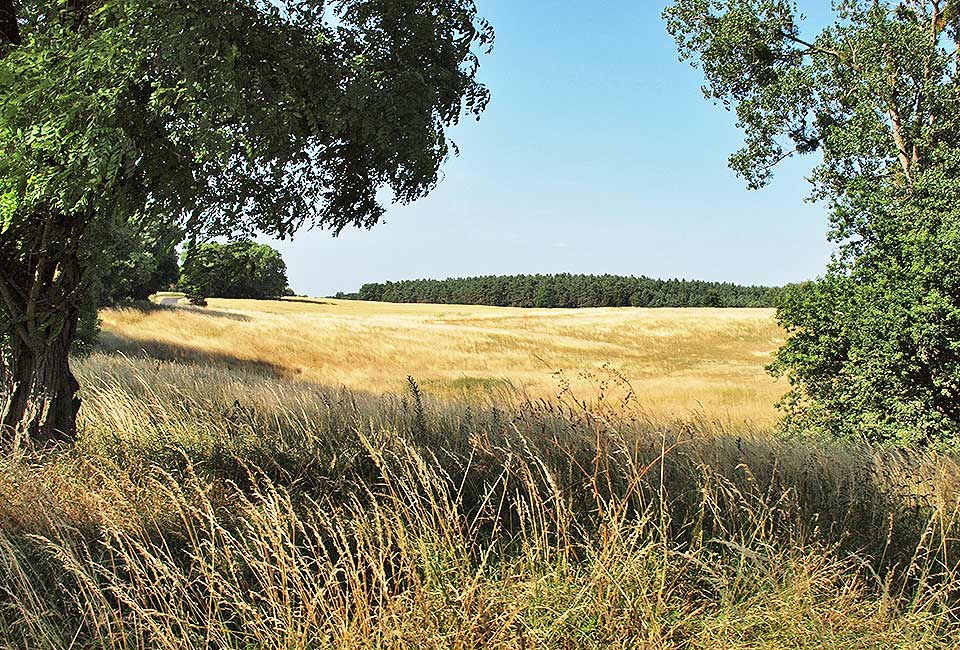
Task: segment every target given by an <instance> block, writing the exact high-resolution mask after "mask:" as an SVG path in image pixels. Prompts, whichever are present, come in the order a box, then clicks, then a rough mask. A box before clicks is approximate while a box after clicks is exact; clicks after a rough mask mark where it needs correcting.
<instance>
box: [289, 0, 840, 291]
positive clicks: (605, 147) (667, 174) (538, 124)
mask: <svg viewBox="0 0 960 650" xmlns="http://www.w3.org/2000/svg"><path fill="white" fill-rule="evenodd" d="M800 4H801V8H802V9H803V10H804V11H805V12H808V13H810V14H813V16H814V17H817V16H818V15H819V17H821V18H822V17H823V16H824V15H825V11H826V9H827V8H828V6H829V2H827V0H823V1H820V2H815V1H813V0H808V1H807V2H801V3H800ZM477 5H478V7H479V9H480V11H481V13H482V14H483V15H484V17H486V18H487V19H489V20H490V21H491V22H492V23H493V25H494V27H495V29H496V32H497V41H496V45H495V48H494V52H493V54H491V55H489V56H486V57H484V58H483V61H482V67H481V78H482V80H483V81H484V83H486V84H487V85H488V86H489V87H490V89H491V92H492V94H493V99H492V101H491V103H490V106H489V108H488V110H487V112H486V113H485V114H484V116H483V118H482V119H481V120H480V122H474V121H473V120H470V121H468V122H464V123H463V124H462V125H461V126H459V127H457V128H456V129H455V130H454V131H453V132H452V136H453V139H454V141H455V142H456V143H457V145H458V146H459V147H460V150H461V153H460V156H459V157H453V158H451V159H450V160H449V161H447V163H446V164H445V166H444V169H443V175H444V180H443V181H442V182H441V184H440V185H439V187H438V188H437V189H436V190H435V191H434V192H433V193H432V194H431V195H430V196H428V197H426V198H424V199H421V200H420V201H418V202H416V203H414V204H412V205H409V206H391V207H390V208H389V209H388V211H387V215H386V222H385V223H382V224H381V225H379V226H377V227H376V228H374V229H373V230H369V231H367V230H351V231H345V232H344V233H343V234H342V235H341V236H340V237H338V238H333V237H331V235H330V233H328V232H324V231H319V230H312V231H304V232H301V233H299V234H298V235H297V237H296V239H295V240H293V241H292V242H279V243H277V244H276V245H277V246H278V247H279V248H280V249H281V250H282V252H283V254H284V257H285V259H286V260H287V265H288V268H289V276H290V283H291V286H292V287H293V288H294V289H295V290H296V291H297V292H298V293H305V294H309V295H318V296H319V295H329V294H332V293H334V292H336V291H354V290H356V289H358V288H359V287H360V285H361V284H363V283H364V282H376V281H383V280H399V279H405V278H420V277H431V278H445V277H455V276H470V275H487V274H512V273H561V272H570V273H598V274H599V273H614V274H623V275H647V276H651V277H663V278H666V277H684V278H688V279H703V280H721V281H726V280H729V281H733V282H739V283H746V284H782V283H785V282H793V281H798V280H803V279H808V278H813V277H816V276H817V275H819V274H821V273H822V272H823V270H824V268H825V265H826V262H827V260H828V258H829V255H830V251H831V247H830V245H829V244H828V243H827V242H826V240H825V232H826V228H827V226H826V215H825V212H824V210H823V208H822V207H821V206H816V205H810V204H808V203H805V202H804V201H803V199H804V197H805V196H806V195H807V193H808V186H807V183H806V181H805V180H804V176H805V174H807V173H808V172H809V169H810V166H811V165H812V164H813V163H814V162H815V161H814V160H813V159H804V160H800V161H796V162H793V161H791V162H790V163H789V164H788V165H786V166H784V167H783V168H782V169H781V170H780V171H779V173H778V174H777V176H776V178H775V179H774V182H773V184H772V185H771V186H770V187H768V188H766V189H764V190H761V191H758V192H751V191H748V190H747V189H746V188H745V185H744V183H743V182H742V181H741V180H740V179H738V178H736V177H735V176H734V174H733V173H732V172H731V171H730V170H729V169H728V168H727V166H726V160H727V157H728V156H729V154H730V153H732V152H733V151H734V150H736V149H737V148H738V146H739V141H740V140H739V134H738V132H737V129H736V128H735V119H734V116H733V115H732V114H731V113H727V112H726V111H724V110H723V109H722V108H721V107H718V106H714V105H712V104H710V103H709V102H707V101H705V100H704V99H703V96H702V94H701V92H700V86H701V85H702V78H701V76H700V73H699V71H697V70H694V69H692V68H691V67H690V66H689V64H687V63H681V62H680V61H678V59H677V53H676V48H675V46H674V43H673V41H672V39H671V38H670V37H669V35H667V33H666V30H665V27H664V24H663V21H662V20H661V18H660V13H661V11H662V9H663V6H664V5H665V0H663V1H661V0H653V1H651V0H602V1H598V2H573V1H571V0H560V1H557V0H477Z"/></svg>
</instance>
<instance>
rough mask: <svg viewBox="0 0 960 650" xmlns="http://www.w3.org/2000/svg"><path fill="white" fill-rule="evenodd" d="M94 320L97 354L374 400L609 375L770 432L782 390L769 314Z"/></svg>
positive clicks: (568, 386) (209, 313)
mask: <svg viewBox="0 0 960 650" xmlns="http://www.w3.org/2000/svg"><path fill="white" fill-rule="evenodd" d="M102 319H103V337H102V339H103V342H104V346H105V347H106V348H108V349H118V350H122V351H124V352H126V353H128V354H136V353H137V352H138V351H140V350H146V351H147V352H148V353H150V354H151V355H153V356H158V357H161V358H172V359H185V360H191V359H192V360H198V361H204V362H208V361H211V360H219V361H223V362H225V363H229V364H231V365H240V366H252V367H255V368H259V369H262V370H266V371H269V372H271V373H273V374H276V375H278V376H280V377H283V378H298V379H304V380H308V381H312V382H316V383H320V384H324V385H328V386H332V387H339V386H344V387H347V388H350V389H354V390H363V391H369V392H373V393H384V392H394V393H395V392H400V391H403V390H404V389H405V387H406V380H405V378H406V377H407V376H408V375H411V376H413V377H414V378H415V379H416V380H417V382H418V383H419V384H420V386H421V388H422V389H423V390H424V392H425V393H427V394H428V395H432V396H436V397H440V398H455V399H466V400H477V399H479V400H481V401H483V402H485V403H492V402H497V401H501V400H503V399H505V398H509V396H511V395H517V396H524V397H530V398H533V399H536V398H541V397H544V398H554V397H556V396H557V395H558V393H560V392H568V393H569V394H570V395H572V396H573V397H576V398H578V399H581V400H583V399H588V400H589V399H593V398H594V397H595V396H596V395H597V394H598V392H599V391H600V390H601V388H602V387H601V386H600V384H601V382H604V381H605V380H610V379H611V378H612V377H614V374H613V372H612V371H616V372H618V373H619V374H621V375H622V378H624V379H626V380H627V381H628V382H629V384H630V386H632V388H633V390H634V391H635V393H636V398H637V401H638V403H639V404H640V405H641V406H642V407H643V409H644V411H645V413H646V414H647V416H648V417H650V419H652V420H669V421H675V420H686V419H691V418H694V419H698V420H707V421H710V422H714V423H720V424H725V425H737V426H745V425H750V426H751V427H757V428H769V427H770V426H771V425H772V424H773V423H774V422H775V420H776V417H777V414H776V410H775V409H774V406H773V405H774V403H775V402H776V400H777V399H778V398H779V397H780V396H781V395H782V394H783V392H785V387H784V385H783V384H782V383H777V382H775V381H774V380H773V379H772V378H771V377H770V376H769V375H767V374H766V372H765V371H764V366H765V365H766V364H767V363H769V361H770V353H771V352H772V351H773V350H775V349H776V348H777V347H778V346H779V344H780V343H781V341H782V332H781V331H780V330H779V328H778V327H777V325H776V323H775V322H774V320H773V312H772V310H768V309H726V310H724V309H632V308H601V309H582V310H566V309H557V310H542V309H534V310H527V309H514V308H502V307H480V306H451V305H416V304H414V305H409V304H387V303H366V302H354V301H339V300H326V299H325V300H318V301H304V300H285V301H252V300H211V301H210V305H209V306H208V307H207V308H206V309H195V308H188V309H176V310H174V309H162V310H155V311H139V310H130V309H126V310H108V311H105V312H103V313H102ZM627 390H629V389H627Z"/></svg>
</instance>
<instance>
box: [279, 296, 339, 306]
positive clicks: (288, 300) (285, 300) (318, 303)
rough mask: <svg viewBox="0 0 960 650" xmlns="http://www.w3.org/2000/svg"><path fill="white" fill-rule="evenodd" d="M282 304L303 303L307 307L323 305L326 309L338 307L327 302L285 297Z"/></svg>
mask: <svg viewBox="0 0 960 650" xmlns="http://www.w3.org/2000/svg"><path fill="white" fill-rule="evenodd" d="M281 302H302V303H304V304H306V305H318V306H319V305H322V306H324V307H336V305H335V304H333V303H332V302H326V301H325V300H311V299H310V298H290V297H284V298H281Z"/></svg>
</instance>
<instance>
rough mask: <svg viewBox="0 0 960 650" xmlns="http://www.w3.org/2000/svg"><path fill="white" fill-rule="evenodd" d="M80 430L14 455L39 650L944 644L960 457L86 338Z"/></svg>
mask: <svg viewBox="0 0 960 650" xmlns="http://www.w3.org/2000/svg"><path fill="white" fill-rule="evenodd" d="M79 370H80V372H81V374H82V376H83V379H84V385H85V386H86V389H85V395H84V398H85V402H84V404H85V408H84V415H83V423H82V437H81V440H80V443H79V444H78V446H77V447H76V448H75V449H70V450H60V451H56V452H53V453H50V454H48V455H46V456H44V457H37V458H26V459H22V460H19V461H16V462H13V461H9V462H6V464H4V465H3V466H2V467H0V494H2V495H3V497H4V498H3V499H2V500H0V564H2V566H3V570H2V571H0V639H2V642H3V644H5V645H6V646H8V647H17V648H19V647H24V648H68V647H69V648H170V649H173V648H177V649H180V648H238V649H246V648H280V647H282V648H304V649H305V648H363V647H367V648H441V647H443V648H471V647H484V648H567V647H596V648H600V647H623V648H638V647H639V648H643V647H649V648H717V647H724V648H758V647H771V648H772V647H794V648H821V647H829V648H870V647H888V648H952V647H955V646H956V643H955V639H956V638H957V634H958V632H960V624H958V621H960V618H958V613H960V610H958V609H957V606H958V603H960V601H958V596H960V583H958V577H960V571H958V562H960V547H958V542H957V540H958V533H960V517H958V510H957V508H958V498H957V494H960V492H958V490H957V488H958V487H960V485H958V481H960V471H958V470H960V466H958V464H957V462H956V461H955V460H954V459H953V458H951V457H948V456H942V455H937V454H934V453H904V452H887V451H883V450H878V449H872V448H868V447H857V446H850V445H846V446H838V445H829V444H825V443H808V442H802V441H798V440H789V439H787V440H784V439H777V438H773V437H770V436H766V435H763V434H760V433H757V432H751V431H742V432H740V433H739V434H738V432H736V431H728V432H726V433H725V434H723V435H717V434H713V433H711V434H709V435H705V434H703V433H702V432H701V431H700V430H699V429H698V425H697V423H696V422H692V423H691V422H687V423H658V422H656V421H654V420H651V419H650V417H649V415H648V414H646V413H644V412H643V411H642V409H640V408H639V405H638V404H637V403H636V400H635V399H634V397H633V396H632V393H631V390H630V388H629V385H628V384H626V383H625V382H624V381H622V378H618V377H617V375H616V373H613V372H611V373H610V374H609V375H608V376H606V377H605V378H603V379H601V380H600V383H599V384H598V385H597V386H596V391H595V393H594V394H593V395H591V397H590V399H583V398H582V397H581V396H579V395H575V394H574V393H573V392H572V390H571V391H568V392H565V393H563V394H562V396H561V399H559V400H545V399H541V400H528V401H524V402H520V403H517V404H512V405H507V404H503V405H500V406H498V407H496V408H488V409H481V408H478V407H477V406H475V405H474V406H471V407H466V406H460V405H457V404H449V403H441V402H438V401H436V400H433V399H431V398H430V396H429V395H428V394H423V393H422V392H421V389H420V387H419V386H418V385H417V383H416V382H415V381H411V382H410V384H409V389H408V393H407V395H405V396H372V395H364V394H360V393H353V392H348V391H342V390H341V391H331V390H326V389H323V388H320V387H317V386H313V385H311V384H307V383H289V382H284V381H280V380H277V379H274V378H270V377H268V376H264V375H261V374H257V373H255V372H248V371H243V370H237V369H233V370H231V369H226V368H213V367H202V366H188V365H182V364H176V363H159V364H158V363H156V362H148V361H144V360H129V359H124V358H121V357H116V356H106V355H93V356H91V357H89V358H88V359H86V360H84V361H83V362H82V363H81V364H80V368H79Z"/></svg>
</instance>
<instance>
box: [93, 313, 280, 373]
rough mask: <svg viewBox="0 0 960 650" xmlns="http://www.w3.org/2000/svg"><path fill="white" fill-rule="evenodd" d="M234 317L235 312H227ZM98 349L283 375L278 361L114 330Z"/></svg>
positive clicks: (106, 334)
mask: <svg viewBox="0 0 960 650" xmlns="http://www.w3.org/2000/svg"><path fill="white" fill-rule="evenodd" d="M226 315H227V316H233V315H234V314H226ZM95 350H96V351H97V352H103V353H105V354H123V355H124V356H127V357H131V358H134V359H155V360H157V361H175V362H177V363H191V364H202V365H206V366H219V367H223V368H232V369H237V370H245V371H250V372H256V373H259V374H262V375H266V376H268V377H275V378H283V377H285V376H286V373H285V372H284V368H283V367H282V366H280V365H278V364H275V363H270V362H269V361H262V360H259V359H241V358H239V357H237V356H234V355H230V354H223V353H219V352H209V351H204V350H196V349H194V348H190V347H187V346H184V345H176V344H173V343H165V342H161V341H144V340H138V339H131V338H126V337H123V336H118V335H116V334H114V333H112V332H100V336H99V337H98V340H97V344H96V346H95Z"/></svg>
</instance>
